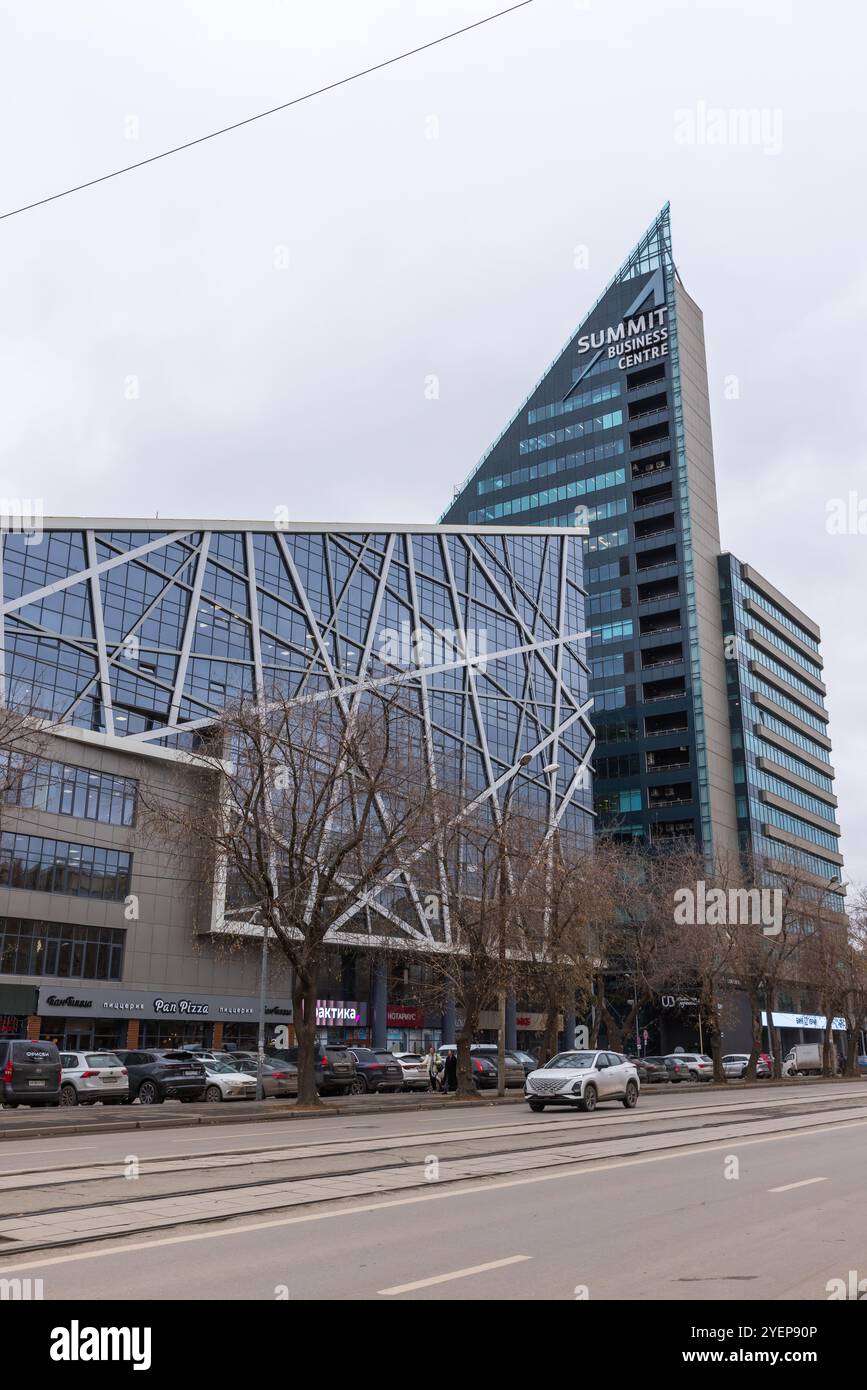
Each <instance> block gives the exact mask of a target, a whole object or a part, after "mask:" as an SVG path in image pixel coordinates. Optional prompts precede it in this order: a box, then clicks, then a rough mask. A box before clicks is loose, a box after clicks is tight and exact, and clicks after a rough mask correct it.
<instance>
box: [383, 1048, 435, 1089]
mask: <svg viewBox="0 0 867 1390" xmlns="http://www.w3.org/2000/svg"><path fill="white" fill-rule="evenodd" d="M392 1055H393V1056H394V1057H396V1058H397V1060H398V1062H399V1063H400V1069H401V1071H402V1072H403V1089H404V1090H405V1091H426V1090H428V1086H429V1083H428V1071H427V1059H426V1058H425V1057H424V1056H423V1055H422V1054H421V1053H420V1052H395V1053H393V1054H392Z"/></svg>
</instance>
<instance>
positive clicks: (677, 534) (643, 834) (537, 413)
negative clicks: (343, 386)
mask: <svg viewBox="0 0 867 1390" xmlns="http://www.w3.org/2000/svg"><path fill="white" fill-rule="evenodd" d="M442 520H443V521H447V522H465V523H492V522H502V523H509V522H511V523H512V524H514V523H516V522H519V521H520V522H521V523H522V524H526V523H527V522H531V523H532V524H534V525H539V526H549V525H555V524H557V525H562V524H564V522H570V521H574V520H577V521H578V522H581V523H584V522H586V523H587V524H588V525H589V537H588V538H587V539H586V540H585V542H584V547H585V583H586V587H587V593H588V600H587V610H586V611H587V627H588V629H589V630H590V633H591V636H590V641H589V644H588V654H589V658H590V666H591V677H592V679H591V686H590V693H591V695H592V696H593V700H594V709H593V718H594V723H595V725H596V733H597V749H596V756H595V768H596V778H595V793H596V795H595V805H596V810H597V813H598V818H599V819H598V824H599V826H600V828H602V827H607V828H608V829H610V831H611V833H613V834H616V835H618V836H620V837H623V838H626V839H641V840H644V841H646V842H649V843H651V844H653V843H657V842H659V841H660V840H666V839H668V838H669V837H680V836H688V837H692V838H694V839H695V840H696V842H697V843H698V844H699V845H701V846H702V847H703V848H704V849H706V850H708V851H710V850H711V849H713V850H715V851H716V852H725V851H727V850H730V849H732V848H734V847H735V846H736V845H737V842H738V816H737V808H736V804H735V791H734V780H733V769H732V753H731V738H730V729H729V715H728V703H727V695H726V672H725V660H724V648H723V641H722V626H721V617H720V591H719V578H718V573H717V557H718V555H719V551H720V539H719V523H718V517H717V502H716V483H715V478H714V462H713V446H712V440H711V424H710V407H709V400H708V384H707V367H706V362H705V350H704V332H703V325H702V315H701V310H700V309H699V308H698V306H697V305H696V303H695V302H694V300H692V299H691V298H690V296H689V295H688V294H687V292H686V290H685V288H684V286H683V284H682V283H681V280H680V277H679V275H678V273H677V270H676V268H675V264H674V259H673V257H672V249H671V227H670V221H669V209H668V205H667V204H666V206H665V207H664V208H663V209H662V211H661V212H660V213H659V216H658V217H657V218H656V219H655V221H654V222H653V224H652V225H651V226H650V228H649V229H648V231H647V232H646V233H645V235H644V236H643V237H642V238H641V240H640V241H639V242H638V244H637V245H636V246H635V247H634V249H633V250H632V251H631V252H630V253H629V255H628V256H627V258H626V260H625V261H624V262H623V265H622V266H621V267H620V269H619V270H618V271H617V274H616V275H615V276H614V278H613V279H612V280H611V282H610V283H609V284H608V286H607V287H606V288H605V290H604V291H603V293H602V294H601V295H600V297H599V299H597V301H596V303H595V304H594V305H593V307H592V308H591V309H590V311H589V313H588V314H587V315H586V316H585V317H584V319H583V320H582V321H581V323H580V324H579V326H578V328H577V329H576V331H575V333H574V335H573V336H572V338H570V340H569V342H568V343H567V344H566V346H565V347H564V348H563V350H562V352H560V354H559V355H558V357H557V358H556V359H555V361H554V362H553V363H552V364H551V366H550V367H549V368H548V370H547V371H546V372H545V374H544V376H543V377H542V379H541V380H540V381H539V383H538V385H537V386H535V387H534V389H533V391H532V393H531V395H530V396H529V397H528V399H527V400H526V401H525V402H524V404H523V405H522V406H521V407H520V409H519V410H518V411H517V413H516V414H515V415H514V417H513V418H512V420H511V421H510V422H509V424H508V425H507V426H506V428H505V429H504V430H503V432H502V434H501V435H500V436H499V438H498V439H497V441H496V443H495V444H493V445H492V447H491V448H490V449H489V450H488V452H487V453H486V454H485V456H484V457H483V459H482V460H481V462H480V463H479V465H478V467H477V468H476V469H475V471H474V472H473V473H472V474H471V476H470V478H469V479H468V480H467V482H466V483H465V484H464V486H463V488H462V489H461V490H460V492H459V494H458V495H457V496H456V497H455V499H454V500H453V502H452V504H451V506H450V507H448V509H447V510H446V512H445V513H444V515H443V518H442Z"/></svg>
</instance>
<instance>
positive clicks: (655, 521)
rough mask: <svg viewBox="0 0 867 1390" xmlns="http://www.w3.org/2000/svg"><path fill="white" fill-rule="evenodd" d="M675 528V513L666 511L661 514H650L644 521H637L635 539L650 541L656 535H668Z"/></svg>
mask: <svg viewBox="0 0 867 1390" xmlns="http://www.w3.org/2000/svg"><path fill="white" fill-rule="evenodd" d="M673 530H674V513H673V512H664V513H663V514H662V515H661V516H648V517H646V518H645V519H644V520H643V521H636V523H635V539H636V540H637V541H649V540H653V539H654V537H656V536H665V535H668V533H669V532H670V531H673Z"/></svg>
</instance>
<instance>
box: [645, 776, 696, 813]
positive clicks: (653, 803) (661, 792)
mask: <svg viewBox="0 0 867 1390" xmlns="http://www.w3.org/2000/svg"><path fill="white" fill-rule="evenodd" d="M692 800H693V795H692V783H691V782H664V783H663V784H662V786H659V787H648V789H647V804H648V806H649V808H650V810H651V811H658V810H660V809H663V810H664V809H665V808H666V807H668V806H689V805H690V804H691V803H692Z"/></svg>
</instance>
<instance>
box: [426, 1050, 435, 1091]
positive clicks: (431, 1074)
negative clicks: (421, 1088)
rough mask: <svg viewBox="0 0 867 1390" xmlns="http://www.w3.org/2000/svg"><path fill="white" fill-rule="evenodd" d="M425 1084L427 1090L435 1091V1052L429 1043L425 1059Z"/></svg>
mask: <svg viewBox="0 0 867 1390" xmlns="http://www.w3.org/2000/svg"><path fill="white" fill-rule="evenodd" d="M425 1060H426V1062H427V1084H428V1090H431V1091H435V1090H436V1088H437V1050H436V1048H435V1047H434V1045H433V1043H431V1045H430V1047H429V1049H428V1054H427V1058H426V1059H425Z"/></svg>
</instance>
